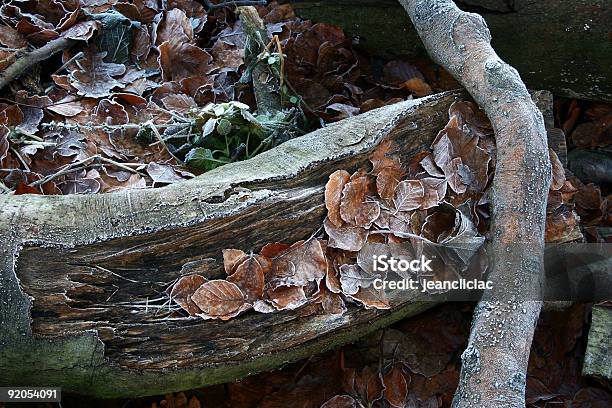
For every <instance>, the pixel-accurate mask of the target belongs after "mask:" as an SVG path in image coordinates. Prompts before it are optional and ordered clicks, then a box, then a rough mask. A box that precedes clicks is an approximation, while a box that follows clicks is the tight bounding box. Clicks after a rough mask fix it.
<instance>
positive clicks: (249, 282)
mask: <svg viewBox="0 0 612 408" xmlns="http://www.w3.org/2000/svg"><path fill="white" fill-rule="evenodd" d="M227 280H228V281H229V282H232V283H235V284H236V285H237V286H238V287H239V288H240V290H242V293H244V295H245V297H246V301H247V302H249V303H253V302H255V301H256V300H258V299H260V298H261V296H262V295H263V290H264V283H265V282H264V272H263V268H262V266H261V264H260V263H259V261H258V260H257V258H256V257H254V256H249V257H247V259H245V260H244V261H242V262H241V263H240V264H239V265H238V266H237V267H236V270H235V271H234V273H232V274H231V275H230V276H228V278H227Z"/></svg>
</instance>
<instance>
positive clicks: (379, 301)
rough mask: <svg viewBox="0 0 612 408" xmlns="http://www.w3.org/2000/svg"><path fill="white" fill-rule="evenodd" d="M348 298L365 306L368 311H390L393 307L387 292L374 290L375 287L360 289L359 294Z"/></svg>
mask: <svg viewBox="0 0 612 408" xmlns="http://www.w3.org/2000/svg"><path fill="white" fill-rule="evenodd" d="M347 296H348V297H349V298H351V299H353V300H356V301H358V302H359V303H361V304H362V305H364V306H365V308H366V309H389V308H390V307H391V306H390V305H389V300H388V299H387V296H386V295H385V292H383V291H382V290H379V289H374V286H373V285H372V286H369V287H367V288H359V291H358V292H357V293H355V294H354V295H347Z"/></svg>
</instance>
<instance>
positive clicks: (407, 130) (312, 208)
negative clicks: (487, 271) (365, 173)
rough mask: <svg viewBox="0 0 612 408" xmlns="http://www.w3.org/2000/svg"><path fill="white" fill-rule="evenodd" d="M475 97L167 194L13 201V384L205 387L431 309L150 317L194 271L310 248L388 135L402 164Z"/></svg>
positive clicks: (1, 371)
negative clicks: (353, 174) (301, 244)
mask: <svg viewBox="0 0 612 408" xmlns="http://www.w3.org/2000/svg"><path fill="white" fill-rule="evenodd" d="M460 96H462V97H465V94H461V93H447V94H441V95H435V96H431V97H428V98H424V99H419V100H414V101H406V102H403V103H400V104H396V105H392V106H388V107H384V108H381V109H378V110H375V111H372V112H368V113H366V114H363V115H359V116H358V117H354V118H350V119H348V120H345V121H342V122H339V123H337V124H334V125H331V126H329V127H327V128H324V129H321V130H318V131H316V132H313V133H310V134H308V135H306V136H303V137H300V138H297V139H293V140H291V141H289V142H287V143H284V144H282V145H280V146H279V147H277V148H275V149H273V150H270V151H268V152H265V153H262V154H261V155H258V156H257V157H255V158H253V159H251V160H248V161H244V162H238V163H232V164H229V165H226V166H223V167H221V168H218V169H215V170H213V171H211V172H208V173H206V174H204V175H202V176H200V177H197V178H195V179H193V180H190V181H186V182H184V183H180V184H178V185H172V186H168V187H165V188H160V189H149V190H129V191H123V192H118V193H111V194H101V195H91V196H78V195H77V196H47V197H44V196H34V195H24V196H6V195H3V196H0V242H1V244H0V272H1V275H0V299H1V303H0V327H1V330H0V384H2V385H6V384H11V385H30V386H32V385H55V386H61V387H63V388H64V389H65V390H70V391H78V392H80V393H86V394H92V395H96V396H103V397H113V396H122V397H128V396H139V395H151V394H160V393H164V392H170V391H177V390H184V389H190V388H195V387H200V386H203V385H207V384H214V383H220V382H224V381H229V380H232V379H235V378H240V377H244V376H247V375H249V374H252V373H255V372H258V371H262V370H268V369H272V368H275V367H279V366H281V365H282V364H284V363H286V362H289V361H295V360H297V359H300V358H304V357H307V356H308V355H310V354H314V353H317V352H321V351H323V350H326V349H329V348H331V347H334V346H336V345H339V344H343V343H346V342H349V341H352V340H354V339H356V338H357V337H359V336H362V335H365V334H367V333H369V332H371V331H373V330H376V329H378V328H380V327H383V326H385V325H388V324H390V323H391V322H393V321H395V320H398V319H401V318H403V317H406V316H410V315H413V314H415V313H418V312H420V311H422V310H424V309H425V308H427V307H430V306H431V305H433V303H431V302H429V303H424V302H418V300H419V298H418V297H417V294H415V293H412V292H403V293H402V291H397V292H396V293H395V297H393V298H392V299H391V301H392V304H393V308H392V309H391V310H387V311H375V310H364V309H362V308H358V307H351V308H349V311H348V312H347V313H346V314H344V315H343V316H341V317H338V316H309V317H304V318H299V317H298V313H295V312H294V313H289V312H287V313H275V314H272V315H261V314H257V313H247V314H245V315H244V316H241V317H240V318H237V319H234V320H231V321H228V322H218V321H202V320H200V319H187V318H184V319H178V320H168V319H161V318H160V317H159V315H156V314H155V310H153V309H152V306H151V308H149V310H146V308H144V307H142V306H144V305H146V300H147V299H152V298H155V297H158V295H159V293H160V292H161V291H163V290H164V289H165V287H166V286H167V285H169V284H170V283H171V282H172V281H173V280H174V279H176V278H177V277H179V276H180V273H181V272H180V271H181V268H182V266H183V265H185V264H186V263H188V262H191V261H200V262H201V264H202V265H208V268H207V269H206V271H207V272H205V273H207V274H208V275H209V276H216V275H217V274H219V273H221V272H220V260H221V250H222V249H224V248H228V247H234V248H241V249H244V250H258V249H259V248H260V247H261V246H262V245H263V244H265V243H267V242H273V241H286V242H293V241H296V240H299V239H302V238H305V237H308V236H310V235H311V234H312V233H313V232H315V231H316V230H317V229H318V227H319V226H320V225H321V222H322V218H323V216H324V205H323V191H324V185H325V182H326V180H327V177H328V175H329V174H330V173H331V172H333V171H334V170H336V169H338V168H345V169H349V170H351V169H355V168H357V167H358V166H361V165H367V164H368V160H367V159H368V155H369V152H370V151H371V150H372V148H373V147H375V146H376V145H377V144H378V143H380V141H381V140H382V139H383V138H390V139H392V140H394V141H395V142H396V146H397V153H398V155H399V156H401V157H409V156H411V155H413V154H414V153H416V152H417V151H419V150H421V149H422V148H427V147H428V146H429V144H430V143H431V141H432V139H433V137H434V136H435V135H436V133H437V132H438V130H439V129H441V128H442V127H443V126H444V124H445V123H446V122H447V120H448V107H449V106H450V104H451V103H452V102H453V101H454V100H455V99H456V98H458V97H460ZM138 302H140V303H138Z"/></svg>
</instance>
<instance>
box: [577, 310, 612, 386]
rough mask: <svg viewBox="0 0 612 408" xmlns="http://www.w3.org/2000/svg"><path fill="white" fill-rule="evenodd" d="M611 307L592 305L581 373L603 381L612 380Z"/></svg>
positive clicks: (608, 381)
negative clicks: (587, 340)
mask: <svg viewBox="0 0 612 408" xmlns="http://www.w3.org/2000/svg"><path fill="white" fill-rule="evenodd" d="M610 361H612V308H610V307H605V306H594V307H593V313H592V317H591V328H590V329H589V342H588V344H587V349H586V352H585V355H584V365H583V367H582V374H583V375H585V376H589V377H593V378H595V379H597V380H600V381H602V382H603V383H604V384H605V383H608V384H609V383H610V381H612V364H610Z"/></svg>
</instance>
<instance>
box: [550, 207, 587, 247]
mask: <svg viewBox="0 0 612 408" xmlns="http://www.w3.org/2000/svg"><path fill="white" fill-rule="evenodd" d="M581 239H583V237H582V232H580V223H579V218H578V216H577V215H576V212H575V211H574V210H572V209H571V208H570V207H568V206H566V205H561V206H559V207H558V208H557V209H555V210H554V211H551V212H550V213H549V214H547V215H546V231H545V234H544V241H545V242H546V243H563V242H570V241H575V240H581Z"/></svg>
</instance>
